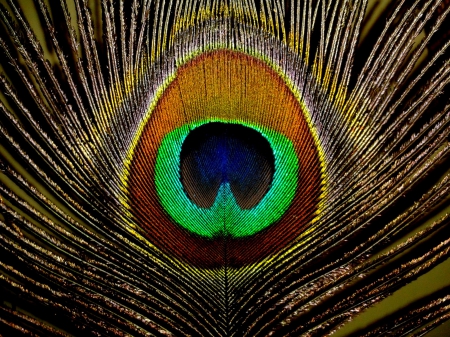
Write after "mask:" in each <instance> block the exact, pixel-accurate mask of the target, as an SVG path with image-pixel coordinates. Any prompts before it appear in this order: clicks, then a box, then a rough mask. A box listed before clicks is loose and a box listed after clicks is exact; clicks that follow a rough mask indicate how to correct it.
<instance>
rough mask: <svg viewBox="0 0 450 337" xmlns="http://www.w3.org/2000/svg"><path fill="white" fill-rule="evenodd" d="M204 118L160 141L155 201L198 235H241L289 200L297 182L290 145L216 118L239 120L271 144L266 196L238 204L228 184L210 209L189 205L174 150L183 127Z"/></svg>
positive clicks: (270, 219)
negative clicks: (248, 204) (254, 202)
mask: <svg viewBox="0 0 450 337" xmlns="http://www.w3.org/2000/svg"><path fill="white" fill-rule="evenodd" d="M209 122H213V121H198V122H194V123H190V124H185V125H183V126H182V127H179V128H177V129H175V130H173V131H172V132H170V133H168V134H167V135H166V136H165V137H164V139H163V140H162V142H161V145H160V148H159V149H158V154H157V158H156V166H155V185H156V191H157V193H158V197H159V200H160V203H161V205H162V207H163V208H164V209H165V210H166V212H167V213H168V214H169V216H170V217H171V218H172V219H173V221H174V222H175V223H177V224H178V225H180V226H181V227H183V228H185V229H186V230H188V231H190V232H192V233H195V234H197V235H200V236H202V237H206V238H216V237H220V236H227V237H232V238H243V237H248V236H251V235H254V234H256V233H258V232H260V231H262V230H263V229H265V228H267V227H269V226H270V225H272V224H273V223H275V222H276V221H278V220H279V219H280V218H281V217H282V216H283V214H284V213H285V212H286V210H287V209H288V208H289V206H290V204H291V203H292V200H293V199H294V196H295V192H296V189H297V185H298V158H297V154H296V152H295V149H294V146H293V145H292V142H291V141H290V140H289V139H288V138H287V137H286V136H284V135H282V134H280V133H278V132H275V131H273V130H270V129H268V128H263V127H260V126H255V125H249V124H247V123H242V122H230V121H220V120H219V122H222V123H233V124H241V125H244V126H246V127H250V128H253V129H254V130H256V131H258V132H259V133H261V135H262V136H263V137H265V138H266V139H267V140H268V142H269V143H270V146H271V147H272V150H273V154H274V157H275V172H274V176H273V180H272V184H271V186H270V188H269V190H268V191H267V193H266V195H265V196H264V197H263V198H262V200H261V201H260V202H259V203H258V204H257V205H256V206H254V207H253V208H252V209H241V208H240V206H239V205H238V204H237V202H236V200H235V198H234V195H233V193H232V191H231V188H230V185H229V184H228V183H224V184H222V185H221V186H220V188H219V191H218V194H217V197H216V199H215V202H214V204H213V205H212V206H211V207H210V208H202V207H199V206H198V205H196V204H194V203H193V202H192V201H191V200H190V199H189V198H188V196H187V195H186V193H185V191H184V188H183V185H182V182H181V179H180V152H181V148H182V145H183V142H184V140H185V139H186V137H187V136H188V134H189V132H190V131H191V130H193V129H195V128H197V127H199V126H201V125H203V124H206V123H209ZM214 122H217V120H214Z"/></svg>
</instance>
